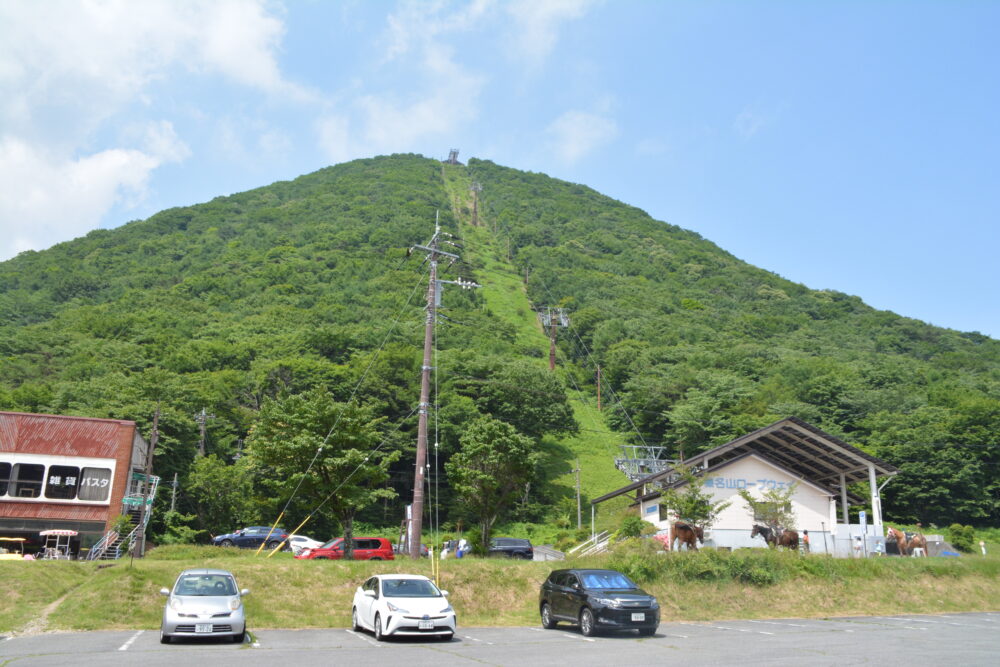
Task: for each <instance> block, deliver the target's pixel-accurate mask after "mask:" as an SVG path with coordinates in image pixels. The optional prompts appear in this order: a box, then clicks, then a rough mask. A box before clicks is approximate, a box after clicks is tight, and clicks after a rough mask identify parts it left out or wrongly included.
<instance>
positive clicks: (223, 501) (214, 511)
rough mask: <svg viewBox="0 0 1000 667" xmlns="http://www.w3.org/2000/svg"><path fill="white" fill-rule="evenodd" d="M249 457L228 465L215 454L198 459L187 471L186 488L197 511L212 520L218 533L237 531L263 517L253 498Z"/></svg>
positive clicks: (212, 527) (214, 530) (213, 526)
mask: <svg viewBox="0 0 1000 667" xmlns="http://www.w3.org/2000/svg"><path fill="white" fill-rule="evenodd" d="M250 461H251V459H249V458H248V457H243V458H241V459H239V460H238V461H237V462H236V463H235V464H233V465H226V463H225V462H224V461H222V460H221V459H219V457H218V456H216V455H214V454H209V455H208V456H205V457H200V458H198V459H196V460H195V462H194V463H193V464H192V466H191V470H190V472H189V473H188V479H187V485H186V490H187V494H188V496H189V497H190V498H191V500H192V502H193V503H194V505H195V507H196V508H197V514H198V516H199V517H202V520H203V521H205V520H206V519H207V520H208V521H210V522H211V523H210V525H208V526H206V527H207V528H208V529H209V530H210V531H213V532H214V533H216V534H221V533H225V532H229V531H230V530H235V529H236V528H237V527H239V526H243V525H246V524H249V523H253V522H256V521H258V520H259V519H260V507H259V505H258V504H257V502H256V501H255V498H254V484H253V472H254V471H253V470H252V469H251V467H250Z"/></svg>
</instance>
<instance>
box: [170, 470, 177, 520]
mask: <svg viewBox="0 0 1000 667" xmlns="http://www.w3.org/2000/svg"><path fill="white" fill-rule="evenodd" d="M173 487H174V489H173V491H171V492H170V511H171V512H173V511H174V508H175V507H176V506H177V473H174V483H173Z"/></svg>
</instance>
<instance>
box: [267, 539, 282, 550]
mask: <svg viewBox="0 0 1000 667" xmlns="http://www.w3.org/2000/svg"><path fill="white" fill-rule="evenodd" d="M279 544H281V542H280V541H278V540H271V541H270V542H268V543H267V548H268V549H277V548H278V545H279Z"/></svg>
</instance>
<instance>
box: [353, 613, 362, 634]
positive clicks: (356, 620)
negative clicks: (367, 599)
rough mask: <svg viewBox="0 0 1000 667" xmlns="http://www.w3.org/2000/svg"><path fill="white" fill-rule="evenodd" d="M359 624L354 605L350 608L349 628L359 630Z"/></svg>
mask: <svg viewBox="0 0 1000 667" xmlns="http://www.w3.org/2000/svg"><path fill="white" fill-rule="evenodd" d="M360 629H361V624H360V623H358V608H357V607H355V608H354V609H352V610H351V630H355V631H357V630H360Z"/></svg>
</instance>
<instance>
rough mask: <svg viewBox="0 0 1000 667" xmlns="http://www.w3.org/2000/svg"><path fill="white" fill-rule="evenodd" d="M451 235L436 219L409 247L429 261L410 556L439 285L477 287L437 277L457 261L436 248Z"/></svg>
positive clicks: (416, 552)
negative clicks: (426, 235) (423, 241)
mask: <svg viewBox="0 0 1000 667" xmlns="http://www.w3.org/2000/svg"><path fill="white" fill-rule="evenodd" d="M444 236H448V237H450V236H451V234H448V233H447V232H442V231H441V224H440V222H439V221H438V220H437V219H436V220H435V222H434V236H432V237H431V240H430V241H428V243H427V245H415V246H413V248H411V249H410V252H411V253H412V252H413V250H423V251H425V252H426V253H427V261H428V262H430V267H431V268H430V281H429V283H428V285H427V319H426V321H425V324H424V363H423V365H422V366H421V376H420V406H419V408H420V409H419V417H418V421H417V460H416V465H415V468H416V470H415V473H416V475H415V479H414V480H413V505H412V507H411V511H410V534H409V536H408V546H409V549H410V558H414V559H419V558H420V537H421V533H422V531H423V518H424V475H425V469H426V467H427V416H428V413H429V412H430V409H429V408H430V395H431V370H433V367H432V366H431V359H432V355H433V353H434V320H435V312H436V311H435V309H436V308H437V306H439V305H441V292H440V290H441V288H442V285H444V284H451V285H458V286H460V287H462V288H463V289H470V288H472V287H479V285H477V284H476V283H474V282H471V281H464V280H462V279H461V278H459V279H458V280H457V281H456V280H438V277H437V268H438V260H439V259H441V258H445V259H447V260H448V263H449V266H450V265H451V264H454V263H455V262H456V261H458V259H459V256H458V255H455V254H453V253H450V252H445V251H443V250H440V249H439V247H438V246H439V245H440V244H442V243H447V244H448V245H452V246H455V247H458V246H456V245H455V244H454V243H452V242H451V241H448V240H446V239H443V238H442V237H444Z"/></svg>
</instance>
